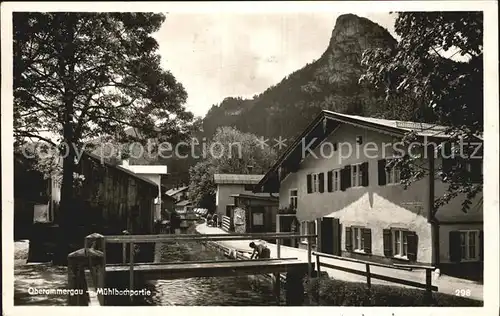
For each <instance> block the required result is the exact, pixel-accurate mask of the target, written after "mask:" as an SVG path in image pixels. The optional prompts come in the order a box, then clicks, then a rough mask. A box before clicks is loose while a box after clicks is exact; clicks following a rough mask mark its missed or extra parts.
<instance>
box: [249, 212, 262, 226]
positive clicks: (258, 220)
mask: <svg viewBox="0 0 500 316" xmlns="http://www.w3.org/2000/svg"><path fill="white" fill-rule="evenodd" d="M252 216H253V225H255V226H262V225H264V213H253V214H252Z"/></svg>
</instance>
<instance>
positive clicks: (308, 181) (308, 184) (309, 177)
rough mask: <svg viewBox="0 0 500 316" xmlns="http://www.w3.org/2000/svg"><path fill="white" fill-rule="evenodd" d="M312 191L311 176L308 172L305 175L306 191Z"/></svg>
mask: <svg viewBox="0 0 500 316" xmlns="http://www.w3.org/2000/svg"><path fill="white" fill-rule="evenodd" d="M311 192H312V177H311V175H310V174H308V175H307V193H311Z"/></svg>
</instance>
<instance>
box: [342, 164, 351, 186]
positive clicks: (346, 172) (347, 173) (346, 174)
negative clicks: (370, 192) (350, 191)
mask: <svg viewBox="0 0 500 316" xmlns="http://www.w3.org/2000/svg"><path fill="white" fill-rule="evenodd" d="M350 187H351V166H345V168H344V169H342V170H340V189H341V190H342V191H345V190H346V189H347V188H350Z"/></svg>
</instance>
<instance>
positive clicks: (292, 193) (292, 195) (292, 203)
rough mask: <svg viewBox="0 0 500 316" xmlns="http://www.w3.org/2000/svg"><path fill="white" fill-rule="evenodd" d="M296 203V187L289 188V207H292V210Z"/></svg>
mask: <svg viewBox="0 0 500 316" xmlns="http://www.w3.org/2000/svg"><path fill="white" fill-rule="evenodd" d="M297 203H298V190H297V189H293V190H290V207H291V208H293V209H294V210H295V209H297Z"/></svg>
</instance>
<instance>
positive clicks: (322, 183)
mask: <svg viewBox="0 0 500 316" xmlns="http://www.w3.org/2000/svg"><path fill="white" fill-rule="evenodd" d="M318 182H319V193H323V192H325V174H324V173H323V172H321V173H320V174H318Z"/></svg>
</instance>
